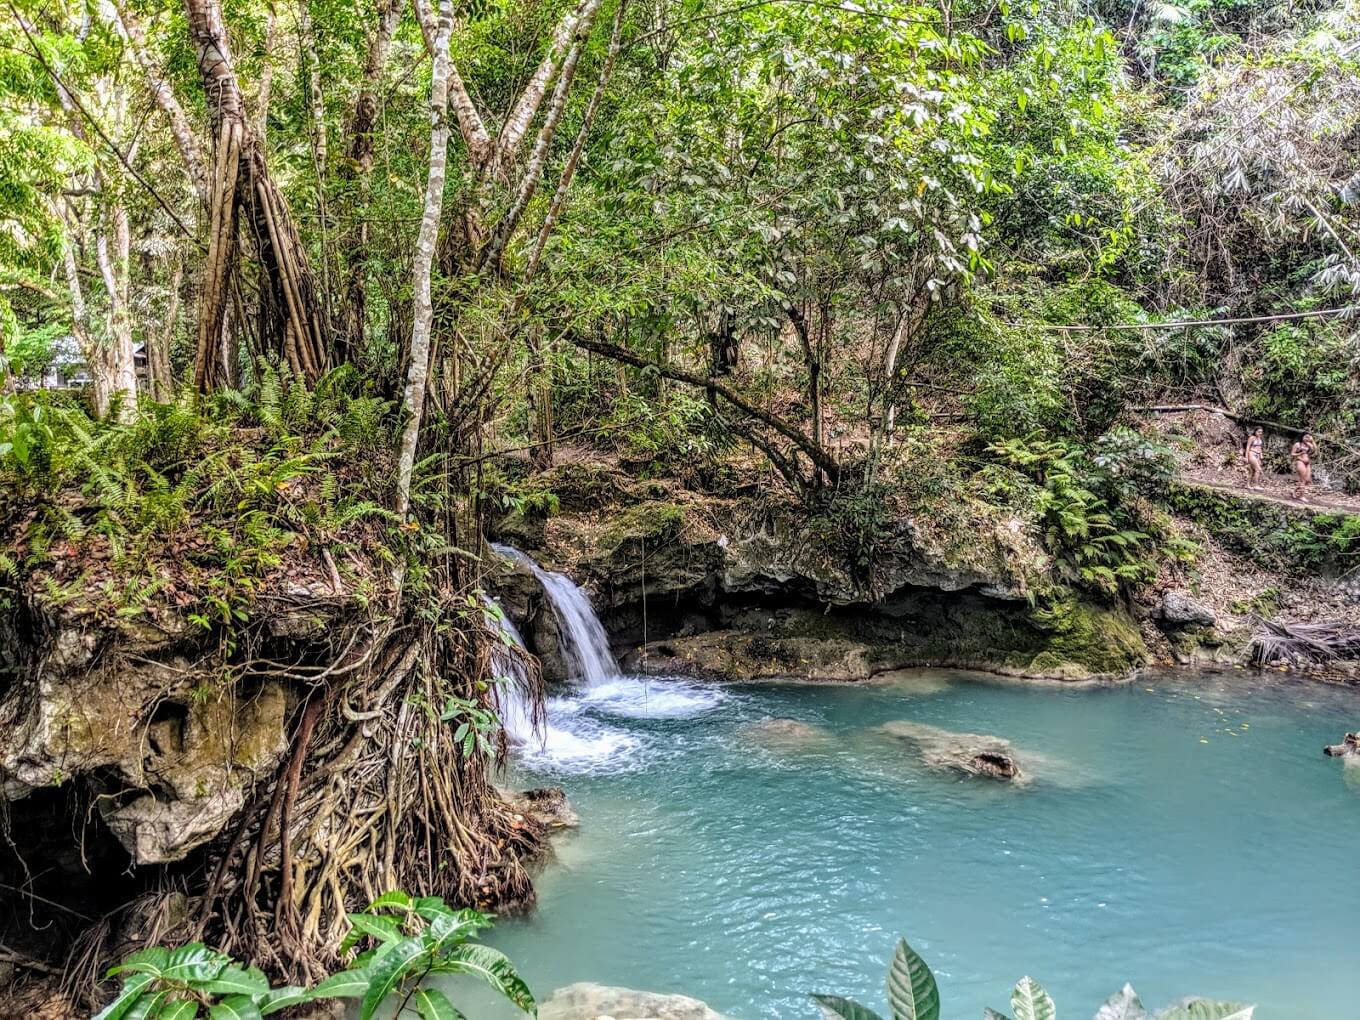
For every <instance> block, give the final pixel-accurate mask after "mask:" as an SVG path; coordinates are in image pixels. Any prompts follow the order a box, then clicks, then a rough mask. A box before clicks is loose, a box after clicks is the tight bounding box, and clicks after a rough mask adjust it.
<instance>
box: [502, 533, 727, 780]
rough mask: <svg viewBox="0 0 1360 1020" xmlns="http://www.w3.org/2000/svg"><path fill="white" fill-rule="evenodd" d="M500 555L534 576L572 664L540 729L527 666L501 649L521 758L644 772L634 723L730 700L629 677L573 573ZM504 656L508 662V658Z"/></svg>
mask: <svg viewBox="0 0 1360 1020" xmlns="http://www.w3.org/2000/svg"><path fill="white" fill-rule="evenodd" d="M491 548H492V549H493V550H494V551H495V552H496V553H497V554H499V555H501V556H503V557H505V558H506V559H508V560H513V561H514V562H516V563H520V564H523V565H524V566H525V567H527V568H528V569H529V570H531V571H532V572H533V575H534V577H535V578H537V579H538V583H539V584H540V585H542V586H543V592H544V594H545V595H546V596H547V598H548V604H549V605H550V606H552V611H553V616H554V618H555V619H556V620H557V632H558V639H559V641H560V643H561V644H560V649H559V650H560V652H561V653H562V657H563V659H564V660H565V661H566V664H567V669H568V671H569V672H570V674H571V678H572V680H574V681H576V685H575V687H574V689H573V690H572V691H571V692H570V693H566V694H564V695H562V696H558V697H552V698H549V699H548V701H547V706H546V708H547V718H546V720H545V721H544V722H543V723H542V725H541V726H539V727H538V728H537V729H535V727H534V725H533V716H532V713H531V712H530V711H529V705H528V704H527V703H526V702H525V700H524V694H523V687H524V685H523V684H520V683H514V681H515V680H518V679H520V678H521V677H522V675H523V669H524V665H523V663H522V662H521V661H520V660H519V659H518V657H516V656H515V655H514V654H513V653H512V652H510V651H509V649H508V648H507V649H506V650H504V651H503V652H499V651H498V656H497V658H496V660H495V662H494V668H495V670H496V673H497V675H500V676H509V677H510V678H511V680H512V683H511V685H510V686H509V687H508V688H507V689H506V690H505V691H504V697H503V698H502V700H501V716H502V718H501V724H502V725H503V726H504V727H505V732H506V735H507V736H508V737H509V739H510V741H511V742H512V743H513V744H515V745H516V747H517V752H516V757H517V758H518V759H519V761H520V762H521V763H523V764H528V765H530V766H531V767H534V768H546V769H552V770H557V771H568V772H585V771H594V770H598V769H609V770H616V771H617V770H620V769H627V768H636V767H641V763H642V762H643V760H644V759H643V750H644V747H645V746H646V743H647V740H648V739H652V738H651V737H644V735H643V734H641V733H639V732H636V731H634V730H633V729H632V728H631V726H630V725H629V723H630V721H632V720H648V719H674V718H682V717H686V716H691V715H697V714H700V713H703V712H707V711H709V710H710V709H712V708H713V707H714V706H716V705H717V704H719V703H721V702H722V701H723V700H724V698H725V697H726V695H724V694H723V693H722V692H721V691H720V690H719V689H717V688H715V687H713V686H712V685H703V686H700V685H695V684H693V683H691V682H689V681H684V680H680V679H676V678H671V679H669V680H667V681H666V682H665V683H664V685H663V686H662V688H661V689H660V690H653V689H652V685H651V682H650V681H649V680H646V679H643V678H642V677H634V676H629V677H625V676H624V675H623V674H622V673H620V672H619V667H618V663H616V662H615V661H614V656H613V654H612V653H611V652H610V650H609V637H608V635H606V634H605V631H604V625H603V624H601V623H600V618H599V617H598V616H596V615H595V611H594V610H593V609H592V608H591V606H590V600H589V599H587V598H586V595H585V592H583V591H582V590H581V589H580V588H579V587H577V586H576V585H575V584H574V583H573V582H572V580H571V578H569V577H567V576H566V575H565V574H559V573H556V572H555V571H552V570H544V569H543V568H542V567H540V566H539V565H538V564H537V563H535V562H534V561H533V560H532V559H531V558H530V557H528V556H526V555H525V554H524V553H522V552H520V551H519V550H518V549H514V548H511V547H510V546H508V545H494V544H493V545H492V546H491ZM495 605H496V603H495V602H494V601H492V600H491V599H490V598H488V599H487V606H488V613H487V615H488V617H489V618H495V619H494V622H492V621H491V620H490V619H489V620H488V622H489V623H491V625H492V626H493V627H497V626H498V627H499V628H500V630H501V632H502V633H503V634H504V635H505V637H506V639H507V640H508V641H510V642H512V643H514V644H515V645H518V646H519V647H521V648H523V647H524V643H523V641H521V640H520V635H519V631H518V630H517V629H516V628H515V625H514V624H513V623H512V622H511V621H510V618H509V617H507V616H506V615H505V614H504V613H503V612H500V611H499V607H497V608H496V609H494V610H493V609H491V608H490V607H491V606H495ZM502 656H503V657H502Z"/></svg>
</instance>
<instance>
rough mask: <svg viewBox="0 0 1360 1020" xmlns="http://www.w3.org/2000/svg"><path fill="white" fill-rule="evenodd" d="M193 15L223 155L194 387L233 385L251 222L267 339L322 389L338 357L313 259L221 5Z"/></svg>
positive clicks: (212, 184) (190, 6)
mask: <svg viewBox="0 0 1360 1020" xmlns="http://www.w3.org/2000/svg"><path fill="white" fill-rule="evenodd" d="M186 7H187V11H188V21H189V38H190V40H191V41H192V43H193V45H194V49H195V51H196V53H197V56H198V70H199V76H200V78H201V80H202V84H203V93H204V97H205V99H206V100H207V106H208V110H209V112H210V115H211V118H212V136H213V143H214V145H215V147H216V156H215V160H214V164H213V170H212V174H211V176H210V178H209V194H210V200H209V214H210V220H211V223H210V226H209V235H208V258H207V262H206V264H205V267H204V272H203V284H202V287H201V288H200V293H199V308H198V347H197V353H196V356H195V367H194V383H195V385H196V386H197V387H198V388H199V389H200V390H204V391H206V390H210V389H214V388H216V387H218V386H222V385H224V384H226V383H228V382H229V381H230V380H231V378H232V374H233V373H232V369H233V361H234V359H235V354H236V352H235V351H234V350H233V349H232V345H231V343H230V342H229V338H228V335H227V330H226V328H225V317H226V312H227V302H228V299H229V296H230V293H231V290H230V289H231V286H232V275H233V273H235V272H236V271H237V267H238V264H239V261H240V246H241V242H240V218H241V215H242V214H244V217H245V220H246V222H247V223H248V224H249V225H250V232H251V235H252V236H253V237H254V239H255V242H256V248H257V254H258V259H259V263H260V274H259V284H260V291H261V312H262V314H261V317H260V319H261V329H262V333H263V334H264V336H263V337H262V339H263V340H265V341H269V342H272V344H273V345H274V346H276V347H277V349H278V350H279V351H280V352H281V354H282V357H283V361H284V363H285V364H286V365H287V366H288V367H289V368H290V369H291V370H292V371H293V372H294V373H295V374H296V375H298V376H299V377H301V378H303V379H306V380H309V381H314V380H316V379H317V378H319V377H320V376H321V374H322V373H323V372H325V371H326V369H327V368H328V367H329V366H330V362H331V358H330V349H329V345H328V340H327V334H326V328H325V319H324V317H323V316H322V314H321V306H320V302H319V301H318V299H317V288H316V282H315V279H314V277H313V274H312V268H311V263H310V260H309V259H308V256H307V250H306V248H305V246H304V245H303V243H302V239H301V237H300V236H299V235H298V230H297V226H296V224H295V223H294V221H293V217H292V214H291V211H290V209H289V206H288V201H287V199H286V198H285V197H284V195H283V192H282V191H280V190H279V187H278V185H277V184H276V183H275V182H274V179H273V178H272V177H271V176H270V173H269V168H268V165H267V163H266V160H265V153H264V146H263V145H262V144H261V143H260V140H259V138H258V137H257V134H256V130H255V127H254V126H253V125H252V124H250V122H249V120H248V118H247V115H246V109H245V101H244V98H243V95H242V92H241V86H240V83H239V81H238V80H237V76H236V70H235V67H234V64H233V59H232V52H231V45H230V43H229V42H228V39H227V31H226V26H225V24H224V23H223V20H222V10H221V5H220V3H219V2H218V0H186Z"/></svg>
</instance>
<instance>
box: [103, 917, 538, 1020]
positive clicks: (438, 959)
mask: <svg viewBox="0 0 1360 1020" xmlns="http://www.w3.org/2000/svg"><path fill="white" fill-rule="evenodd" d="M349 920H350V924H351V925H352V928H351V930H350V933H349V935H348V936H347V937H346V939H345V941H344V942H343V943H342V944H341V946H340V952H341V954H342V955H343V954H345V953H348V952H350V951H352V950H354V949H356V948H358V947H360V946H361V945H365V944H366V945H367V947H368V948H365V949H364V950H363V951H362V952H360V953H359V954H358V955H357V956H356V957H355V959H354V962H353V963H351V964H350V965H349V966H348V967H347V968H345V969H344V970H342V971H340V972H339V973H337V974H333V975H331V976H330V977H328V978H326V979H324V980H323V981H321V982H319V983H318V984H317V985H315V986H314V987H312V988H302V987H300V986H297V985H284V986H281V987H272V986H271V985H270V982H269V979H268V978H267V977H265V975H264V973H263V972H262V971H261V970H260V969H259V968H257V967H251V966H244V965H242V964H241V963H239V962H238V961H236V960H234V959H232V958H231V957H230V956H227V955H226V954H225V953H219V952H217V951H216V950H213V949H209V948H208V947H206V946H204V945H203V944H201V943H197V942H195V943H191V944H190V945H187V946H181V947H180V948H178V949H166V948H164V947H161V946H151V947H150V948H147V949H143V950H141V951H140V952H137V953H133V954H132V955H131V956H129V957H128V958H127V959H126V960H124V961H123V963H122V964H121V965H119V966H117V967H114V968H113V969H112V970H110V971H109V976H110V977H115V976H122V978H123V985H122V988H121V990H120V991H119V993H118V995H117V997H116V998H115V999H114V1000H113V1001H112V1002H111V1003H109V1004H108V1005H107V1006H105V1007H104V1008H103V1009H102V1010H100V1011H99V1013H98V1014H96V1016H95V1017H94V1020H130V1018H132V1017H136V1018H137V1020H193V1018H195V1017H208V1018H209V1020H251V1018H260V1017H265V1016H270V1015H272V1014H274V1013H279V1012H281V1011H283V1010H285V1009H288V1008H290V1007H292V1006H297V1005H301V1004H302V1003H307V1002H315V1001H317V1000H322V999H357V1000H359V1011H358V1015H359V1020H371V1018H372V1017H374V1016H376V1015H377V1013H378V1011H379V1009H380V1008H382V1007H383V1005H384V1004H386V1003H389V1002H395V1003H396V1004H397V1011H396V1013H395V1014H392V1015H393V1016H394V1018H397V1020H399V1018H401V1017H407V1016H411V1017H415V1016H419V1017H420V1018H421V1020H453V1018H456V1017H460V1016H462V1014H461V1013H460V1012H459V1011H458V1010H456V1009H455V1008H454V1005H453V1003H452V1002H451V1001H450V1000H449V998H448V996H447V995H446V994H445V993H444V992H443V991H441V990H439V989H437V988H426V987H424V981H425V980H426V979H427V978H429V977H430V976H432V975H439V974H467V975H471V976H472V977H473V978H476V979H478V980H480V981H482V982H483V983H485V984H487V985H489V986H490V987H492V988H493V989H495V990H496V991H497V992H499V993H500V994H501V995H502V996H504V997H505V998H506V999H508V1000H509V1001H510V1002H511V1003H513V1004H514V1005H515V1006H517V1007H518V1008H519V1009H520V1010H522V1011H523V1012H525V1013H529V1014H532V1013H534V1012H535V1010H536V1006H535V1003H534V997H533V994H532V993H531V992H530V991H529V988H528V986H527V985H526V984H525V983H524V982H523V981H522V980H521V979H520V977H519V975H518V974H516V973H515V969H514V966H513V965H512V964H511V963H510V961H509V959H507V958H506V956H505V955H504V954H503V953H501V952H500V951H498V950H495V949H492V948H491V947H489V946H483V945H479V944H477V943H476V942H474V941H473V937H474V936H475V935H476V934H477V932H478V931H480V930H482V929H484V928H487V927H490V925H491V918H489V917H488V916H487V915H485V914H481V913H478V912H477V911H475V910H454V909H453V908H452V907H450V906H448V904H446V903H445V902H444V901H443V900H442V899H439V898H438V897H436V896H421V897H418V898H416V897H412V896H409V895H407V894H406V893H404V892H390V893H387V894H385V895H383V896H380V897H378V899H376V900H374V901H373V903H372V904H370V905H369V908H368V909H367V910H366V911H363V912H362V913H357V914H350V915H349ZM384 1015H388V1014H384Z"/></svg>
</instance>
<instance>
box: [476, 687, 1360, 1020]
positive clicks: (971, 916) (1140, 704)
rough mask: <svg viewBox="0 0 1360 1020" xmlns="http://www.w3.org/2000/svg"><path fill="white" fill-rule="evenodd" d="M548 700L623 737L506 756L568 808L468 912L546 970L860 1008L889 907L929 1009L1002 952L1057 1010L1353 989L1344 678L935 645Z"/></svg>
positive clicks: (966, 997)
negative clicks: (818, 996) (946, 733)
mask: <svg viewBox="0 0 1360 1020" xmlns="http://www.w3.org/2000/svg"><path fill="white" fill-rule="evenodd" d="M628 682H629V683H635V684H642V683H643V681H641V680H637V681H632V680H630V681H628ZM687 690H688V691H691V692H693V691H699V692H700V693H698V694H694V695H693V696H692V697H689V696H682V697H680V698H679V699H678V701H676V702H675V703H672V700H671V695H672V693H673V692H675V691H680V692H681V693H682V694H683V693H684V692H685V691H687ZM709 692H713V693H711V694H710V693H709ZM564 705H567V703H565V702H564V703H562V704H560V705H559V708H563V706H564ZM653 705H654V706H655V711H652V710H651V709H650V706H653ZM569 711H570V712H572V713H578V714H580V715H581V716H582V717H583V718H588V719H589V720H590V725H591V726H592V727H594V729H593V730H592V733H594V734H596V735H598V734H599V733H607V734H612V735H613V736H614V737H616V738H617V742H618V748H617V753H614V754H609V755H604V756H602V757H601V758H600V759H599V760H594V761H589V762H581V761H576V762H569V763H566V764H560V763H559V764H554V763H553V762H552V761H551V760H548V759H542V758H531V759H530V761H529V762H528V763H527V764H522V765H521V766H519V768H518V769H517V774H516V775H515V776H514V777H513V779H514V781H515V782H517V783H520V784H523V785H562V786H564V787H566V789H567V792H568V795H569V796H570V797H571V799H572V801H573V803H574V805H575V807H576V809H577V811H578V812H579V814H580V816H581V827H580V830H579V831H578V832H576V833H573V834H569V835H566V836H564V837H561V838H560V839H559V840H558V841H557V850H556V856H555V860H554V861H552V862H551V863H549V864H548V865H547V866H545V868H544V870H543V871H542V873H541V875H540V876H539V879H538V888H539V907H538V910H537V911H536V912H535V913H534V914H533V915H531V916H530V917H528V918H524V919H513V920H505V921H503V922H502V923H501V924H500V926H499V927H498V928H497V929H496V930H495V931H494V932H493V933H492V934H491V937H490V941H491V942H492V943H493V944H495V945H497V946H498V947H500V948H501V949H503V950H505V951H506V952H507V953H509V954H510V955H511V957H512V958H513V959H514V960H515V961H516V963H517V964H518V966H519V967H520V969H521V971H522V973H523V974H524V976H525V977H526V978H527V979H528V981H529V983H530V985H531V986H532V987H533V988H534V990H535V991H536V992H538V993H539V994H540V995H544V994H546V993H547V992H550V991H551V990H552V989H554V988H556V987H558V986H561V985H564V984H567V983H570V982H573V981H599V982H603V983H606V984H616V985H627V986H630V987H634V988H644V989H649V990H653V991H666V992H682V993H684V994H687V995H691V996H695V997H698V998H701V999H703V1000H705V1001H707V1002H708V1003H709V1004H710V1005H711V1006H712V1007H713V1008H715V1009H717V1010H719V1011H720V1012H723V1013H725V1014H728V1015H730V1016H731V1017H734V1018H739V1020H757V1018H765V1017H778V1018H781V1020H783V1018H794V1017H803V1018H811V1017H814V1016H815V1015H816V1009H815V1007H813V1006H812V1004H811V1003H810V1002H809V1000H808V999H807V997H806V993H807V992H808V991H813V990H815V991H827V992H835V993H839V994H845V995H851V996H854V997H857V998H859V999H861V1001H863V1002H865V1003H866V1004H867V1005H870V1006H873V1007H874V1008H881V1007H882V1005H883V992H882V988H883V974H884V970H885V966H886V962H887V960H888V958H889V956H890V955H891V953H892V948H893V945H894V942H895V940H896V938H897V937H898V936H899V935H905V936H906V937H907V938H908V939H909V940H910V941H911V942H912V944H913V945H914V946H915V947H916V949H917V950H918V951H919V952H920V953H921V954H922V955H923V956H924V957H925V958H926V959H927V960H928V961H929V963H930V964H931V966H932V967H933V968H934V970H935V973H936V975H937V976H938V979H939V983H940V987H941V992H942V995H943V999H944V1003H945V1008H944V1016H945V1018H946V1020H950V1018H954V1017H959V1018H976V1017H978V1016H980V1015H981V1013H982V1008H983V1006H985V1005H991V1006H993V1007H995V1008H998V1009H1005V1008H1006V1007H1007V1006H1008V997H1009V990H1010V988H1011V986H1012V985H1013V984H1014V983H1015V981H1016V980H1017V979H1018V978H1020V977H1021V976H1022V975H1025V974H1030V975H1032V976H1034V977H1035V978H1036V979H1038V980H1040V981H1041V982H1042V983H1043V984H1044V985H1045V986H1046V987H1047V988H1048V989H1049V990H1050V992H1052V994H1053V995H1054V997H1055V998H1056V999H1057V1002H1058V1007H1059V1015H1060V1016H1065V1017H1069V1018H1082V1017H1089V1016H1091V1015H1092V1014H1093V1013H1094V1012H1095V1010H1096V1007H1097V1006H1098V1005H1099V1004H1100V1003H1101V1002H1102V1001H1103V1000H1104V999H1105V997H1106V996H1107V995H1109V994H1110V993H1111V992H1112V991H1114V990H1115V989H1117V988H1118V987H1119V986H1120V985H1122V984H1123V982H1125V981H1130V982H1132V983H1133V985H1134V986H1135V988H1137V989H1138V991H1139V992H1140V994H1141V995H1142V997H1143V1000H1144V1002H1145V1003H1146V1004H1147V1005H1149V1006H1154V1005H1163V1004H1165V1003H1167V1002H1169V1001H1171V1000H1173V999H1175V998H1178V997H1180V996H1184V995H1189V994H1199V995H1210V996H1215V997H1223V998H1233V999H1239V1000H1247V1001H1254V1002H1256V1003H1259V1004H1260V1008H1259V1009H1258V1012H1257V1017H1258V1020H1334V1018H1342V1017H1355V1016H1357V1015H1360V948H1357V945H1356V942H1355V939H1354V919H1355V918H1356V917H1357V916H1360V769H1356V767H1355V766H1354V765H1352V766H1346V765H1343V763H1341V762H1339V761H1335V760H1331V759H1328V758H1325V757H1323V755H1322V753H1321V748H1322V745H1323V744H1324V743H1333V742H1336V741H1337V740H1339V739H1340V737H1341V735H1342V734H1343V733H1344V732H1345V731H1346V730H1347V729H1355V728H1357V724H1360V690H1357V689H1353V688H1338V687H1329V686H1324V685H1320V684H1313V683H1306V682H1302V681H1293V680H1287V679H1281V680H1278V681H1266V680H1262V679H1261V678H1259V677H1256V676H1254V675H1252V674H1248V673H1245V672H1232V673H1227V674H1217V675H1179V676H1175V677H1172V676H1160V677H1154V678H1144V679H1142V680H1139V681H1135V682H1132V683H1129V684H1123V685H1115V686H1096V685H1078V686H1073V685H1060V684H1036V683H1026V682H1018V681H1004V682H1003V681H998V680H992V679H985V678H980V677H973V676H967V675H963V674H956V673H939V672H933V673H911V674H904V675H901V676H898V677H895V678H891V679H889V680H887V681H883V682H871V683H864V684H857V685H806V684H770V683H766V684H760V685H741V686H727V687H722V688H720V689H719V688H703V689H700V688H693V687H690V686H688V685H680V686H676V685H674V683H673V682H670V681H658V680H652V681H649V682H648V687H647V690H646V693H645V695H644V696H643V697H642V698H641V699H640V700H637V699H634V700H627V701H625V702H624V703H622V705H619V704H613V703H611V702H609V701H608V700H607V699H605V700H603V701H601V702H599V703H598V704H594V705H592V704H590V703H589V702H586V703H585V704H575V703H571V704H570V705H569ZM769 718H788V719H796V720H802V721H804V722H806V723H809V724H811V725H813V726H815V727H817V730H815V731H813V732H811V733H808V732H802V733H794V734H787V733H780V732H771V730H770V729H769V728H767V727H762V726H761V725H758V724H759V722H760V721H761V720H764V719H769ZM893 720H911V721H913V722H918V723H925V724H928V725H930V726H935V727H941V728H944V729H948V730H957V731H967V732H971V733H980V734H994V735H997V736H1001V737H1004V738H1006V739H1008V740H1010V741H1012V742H1013V744H1014V746H1015V750H1016V754H1017V757H1018V758H1019V760H1020V763H1021V766H1022V768H1025V769H1026V771H1027V772H1028V773H1029V774H1030V776H1031V777H1032V781H1031V782H1030V783H1029V785H1027V786H1015V787H1013V786H1008V785H1006V784H1003V783H999V782H995V781H990V780H983V779H976V778H965V777H962V776H960V775H957V774H954V773H951V772H942V771H938V770H935V769H931V768H929V767H927V766H926V765H924V764H923V763H922V761H921V760H920V756H919V754H917V753H916V751H914V750H913V748H912V747H911V745H909V744H907V743H906V742H904V741H902V740H900V739H898V738H895V737H893V736H891V735H888V734H886V733H884V732H882V731H881V730H879V729H878V727H880V726H881V725H882V724H884V723H887V722H891V721H893ZM752 724H757V725H752ZM1007 1011H1008V1010H1007Z"/></svg>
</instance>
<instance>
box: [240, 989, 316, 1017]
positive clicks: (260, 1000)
mask: <svg viewBox="0 0 1360 1020" xmlns="http://www.w3.org/2000/svg"><path fill="white" fill-rule="evenodd" d="M315 998H317V996H316V995H315V994H314V993H312V992H309V991H308V990H307V989H305V988H302V987H300V986H298V985H284V986H283V987H281V988H271V989H270V990H269V991H267V992H265V993H264V994H263V995H259V996H256V998H255V1002H256V1004H257V1005H258V1006H259V1007H260V1015H261V1016H269V1014H271V1013H277V1012H278V1011H279V1010H281V1009H287V1008H288V1007H289V1006H296V1005H298V1004H299V1003H303V1002H311V1001H312V1000H313V999H315Z"/></svg>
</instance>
